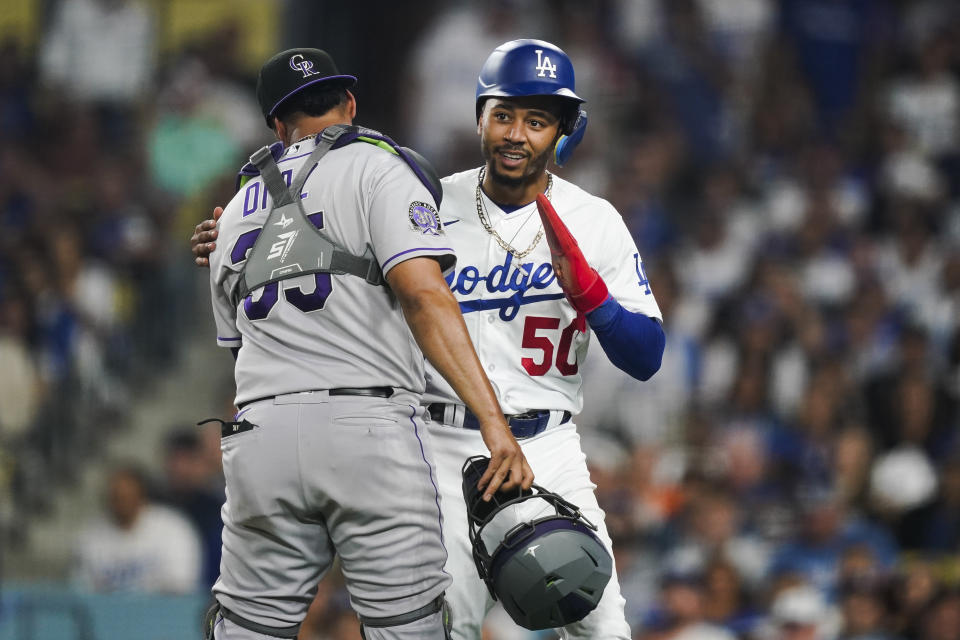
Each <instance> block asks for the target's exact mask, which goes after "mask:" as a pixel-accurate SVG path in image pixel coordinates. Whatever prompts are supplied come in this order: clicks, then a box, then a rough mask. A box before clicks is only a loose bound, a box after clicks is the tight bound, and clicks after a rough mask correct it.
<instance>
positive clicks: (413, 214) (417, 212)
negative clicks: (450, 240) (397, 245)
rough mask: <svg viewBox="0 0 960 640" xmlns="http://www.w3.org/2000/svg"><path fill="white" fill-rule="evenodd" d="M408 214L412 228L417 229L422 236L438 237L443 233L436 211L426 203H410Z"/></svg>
mask: <svg viewBox="0 0 960 640" xmlns="http://www.w3.org/2000/svg"><path fill="white" fill-rule="evenodd" d="M408 213H409V215H410V223H411V224H412V228H413V229H419V230H420V233H422V234H423V235H427V234H430V235H434V236H439V235H440V234H441V233H443V225H442V224H441V223H440V215H439V214H438V213H437V210H436V209H434V208H433V207H432V206H431V205H429V204H427V203H426V202H411V203H410V209H409V210H408Z"/></svg>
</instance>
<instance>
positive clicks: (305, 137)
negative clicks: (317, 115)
mask: <svg viewBox="0 0 960 640" xmlns="http://www.w3.org/2000/svg"><path fill="white" fill-rule="evenodd" d="M316 137H317V134H315V133H311V134H308V135H305V136H303V137H302V138H300V139H299V140H294V141H293V142H291V143H290V146H291V147H292V146H293V145H295V144H299V143H301V142H303V141H304V140H309V139H310V138H316Z"/></svg>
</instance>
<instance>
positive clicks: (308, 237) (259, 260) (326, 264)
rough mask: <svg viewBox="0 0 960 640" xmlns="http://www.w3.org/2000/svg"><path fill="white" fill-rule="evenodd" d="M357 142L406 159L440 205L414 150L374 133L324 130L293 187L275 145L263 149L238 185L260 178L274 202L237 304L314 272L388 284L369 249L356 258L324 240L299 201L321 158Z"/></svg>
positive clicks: (238, 291)
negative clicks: (276, 284) (257, 292)
mask: <svg viewBox="0 0 960 640" xmlns="http://www.w3.org/2000/svg"><path fill="white" fill-rule="evenodd" d="M357 140H363V141H365V142H371V143H373V144H376V145H378V146H381V147H383V148H386V149H387V150H388V151H391V152H392V153H395V154H396V155H399V156H400V157H401V158H403V160H404V161H405V162H406V163H407V164H408V165H409V166H410V168H411V169H412V170H413V171H414V173H415V174H416V175H417V177H418V178H419V179H420V181H421V182H423V184H424V186H426V187H427V189H428V190H429V191H430V193H431V194H432V195H433V196H434V199H435V200H436V202H437V205H438V206H439V204H440V200H441V198H442V191H440V182H439V180H437V178H436V174H435V173H433V170H432V168H431V167H429V165H426V163H425V162H423V160H422V158H421V157H420V156H419V155H417V154H415V153H413V152H412V151H411V150H410V149H405V148H403V147H399V146H398V145H397V144H396V143H395V142H393V141H392V140H390V138H388V137H386V136H384V135H382V134H380V133H378V132H376V131H373V130H371V129H364V128H361V127H356V126H348V125H332V126H330V127H327V128H326V129H324V130H323V132H321V134H320V135H319V137H318V139H317V146H316V147H315V148H314V150H313V152H312V153H311V154H310V156H309V157H308V158H307V161H306V162H305V163H304V164H303V166H302V167H301V169H300V172H299V173H298V174H297V175H296V177H295V178H293V179H292V180H291V183H290V186H289V187H288V186H287V183H286V181H285V180H284V179H283V176H282V175H281V173H280V169H279V168H278V167H277V161H276V159H275V158H274V151H273V149H274V148H275V147H276V145H274V146H270V147H263V148H261V149H260V150H259V151H257V152H256V153H254V154H253V155H252V156H250V163H251V164H250V165H247V166H246V167H244V169H243V170H242V171H241V173H240V176H238V185H240V184H242V182H244V181H245V180H246V179H248V178H249V177H253V176H256V175H258V174H259V175H260V176H262V178H263V183H264V186H265V187H266V189H267V191H268V192H269V193H270V196H271V198H272V199H273V203H272V208H271V210H270V213H269V214H267V219H266V221H265V222H264V224H263V229H262V231H261V232H260V234H259V235H258V236H257V239H256V241H255V242H254V245H253V248H252V249H251V250H250V255H249V256H248V258H247V260H246V262H245V263H244V265H243V267H242V270H241V277H240V278H239V280H238V281H237V286H236V288H235V289H234V292H233V302H234V304H239V302H240V300H242V299H244V298H245V297H247V295H248V294H249V293H250V292H251V291H253V290H254V289H257V288H259V287H262V286H264V285H267V284H270V283H272V282H278V281H280V280H286V279H288V278H295V277H297V276H302V275H308V274H311V273H336V274H350V275H354V276H357V277H360V278H363V279H364V280H366V281H367V282H369V283H370V284H372V285H382V284H384V280H383V272H382V271H381V269H380V265H379V264H378V263H377V260H376V257H375V256H374V255H373V251H372V250H371V249H370V246H369V245H368V246H367V248H366V251H364V254H363V255H362V256H355V255H353V254H352V253H350V252H349V251H347V250H345V249H343V248H342V247H340V246H339V245H338V244H337V243H335V242H333V241H332V240H330V239H328V238H326V237H325V236H323V235H322V234H321V233H320V231H319V229H317V228H316V227H315V226H314V225H313V224H312V223H311V222H310V220H309V219H308V218H307V215H306V212H305V211H304V210H303V204H302V202H301V199H300V190H301V189H302V188H303V184H304V182H306V180H307V177H308V176H309V175H310V172H311V170H312V169H313V167H314V166H316V164H317V163H318V162H320V159H321V158H323V156H325V155H326V154H327V152H328V151H330V150H331V149H334V148H338V147H342V146H344V145H346V144H349V143H351V142H355V141H357Z"/></svg>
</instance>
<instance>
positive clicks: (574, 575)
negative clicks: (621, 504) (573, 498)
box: [462, 456, 613, 629]
mask: <svg viewBox="0 0 960 640" xmlns="http://www.w3.org/2000/svg"><path fill="white" fill-rule="evenodd" d="M489 462H490V460H489V459H488V458H486V457H484V456H474V457H472V458H468V459H467V461H466V462H465V463H464V465H463V469H462V473H463V497H464V500H465V501H466V505H467V521H468V535H469V537H470V543H471V546H472V547H473V560H474V563H475V564H476V566H477V572H478V573H479V575H480V577H481V578H482V579H483V581H484V583H485V584H486V585H487V589H489V591H490V594H491V596H492V597H493V599H494V600H500V602H501V604H502V605H503V607H504V609H505V610H506V611H507V613H509V614H510V616H511V617H512V618H513V620H514V621H515V622H516V623H517V624H519V625H521V626H522V627H524V628H527V629H548V628H555V627H561V626H565V625H567V624H570V623H572V622H577V621H579V620H581V619H583V618H584V617H585V616H586V615H587V614H588V613H590V611H592V610H593V609H594V608H596V606H597V604H598V603H599V601H600V597H601V595H602V594H603V589H604V587H605V586H606V584H607V582H608V581H609V579H610V576H611V574H612V572H613V560H612V558H611V556H610V553H609V552H608V551H607V549H606V548H605V547H604V545H603V544H602V543H601V542H600V540H599V539H598V538H597V537H596V535H595V532H596V530H597V527H596V525H594V524H593V523H592V522H590V521H589V520H588V519H587V518H586V517H584V515H583V514H582V513H581V512H580V509H579V508H578V507H577V506H576V505H574V504H572V503H571V502H568V501H567V500H564V499H563V498H561V497H560V496H559V495H557V494H555V493H551V492H549V491H547V490H545V489H544V488H543V487H540V486H538V485H536V484H534V485H533V488H532V489H528V490H522V489H519V488H517V489H515V490H511V491H498V492H497V493H496V494H494V496H493V497H492V498H491V500H490V501H489V502H484V501H483V498H482V496H483V494H482V492H481V491H480V490H478V489H477V482H478V481H479V479H480V477H481V476H482V475H483V472H484V471H485V470H486V468H487V465H488V464H489ZM534 499H540V500H543V501H544V502H546V503H547V505H549V507H552V510H551V511H550V512H549V513H548V514H547V515H543V516H540V517H535V518H532V519H529V518H527V519H524V518H523V517H522V516H521V515H520V514H521V508H519V506H520V505H522V504H524V503H527V502H528V501H531V500H534ZM527 511H528V512H529V510H527ZM498 521H499V522H498ZM514 522H516V524H512V523H514ZM511 525H512V526H511ZM491 530H493V531H495V532H496V533H494V534H490V531H491ZM491 537H492V538H493V540H495V543H496V547H495V549H494V550H493V553H490V552H489V551H488V541H489V540H490V539H491ZM485 538H486V540H485ZM491 544H494V543H493V542H491Z"/></svg>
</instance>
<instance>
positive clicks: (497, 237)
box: [477, 167, 553, 259]
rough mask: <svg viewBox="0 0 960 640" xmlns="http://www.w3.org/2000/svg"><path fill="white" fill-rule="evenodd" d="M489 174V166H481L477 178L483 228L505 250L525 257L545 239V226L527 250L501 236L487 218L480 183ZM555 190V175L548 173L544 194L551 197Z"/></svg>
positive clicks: (478, 206)
mask: <svg viewBox="0 0 960 640" xmlns="http://www.w3.org/2000/svg"><path fill="white" fill-rule="evenodd" d="M486 174H487V168H486V167H481V168H480V177H479V178H478V179H477V216H478V217H479V218H480V224H482V225H483V228H484V229H486V230H487V233H489V234H490V235H491V236H493V239H494V240H496V241H497V244H499V245H500V247H501V248H502V249H504V250H505V251H509V252H510V253H512V254H513V256H514V257H515V258H517V259H521V258H525V257H526V256H527V255H528V254H529V253H530V252H531V251H533V250H534V248H535V247H536V246H537V245H538V244H540V240H541V239H543V226H541V227H540V231H538V232H537V235H536V237H534V239H533V242H532V243H530V246H529V247H527V248H526V250H525V251H517V250H516V249H514V248H513V245H511V244H510V243H509V242H507V241H506V240H504V239H503V238H501V237H500V234H499V233H497V231H496V229H494V228H493V225H491V224H490V220H489V219H488V218H487V206H486V205H485V204H483V196H482V195H481V193H480V191H481V189H480V185H482V184H483V177H484V176H485V175H486ZM552 192H553V175H552V174H551V173H549V172H548V173H547V188H546V190H545V191H544V195H546V196H547V199H548V200H549V199H550V194H551V193H552Z"/></svg>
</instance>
